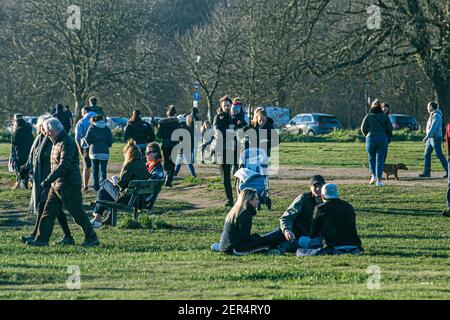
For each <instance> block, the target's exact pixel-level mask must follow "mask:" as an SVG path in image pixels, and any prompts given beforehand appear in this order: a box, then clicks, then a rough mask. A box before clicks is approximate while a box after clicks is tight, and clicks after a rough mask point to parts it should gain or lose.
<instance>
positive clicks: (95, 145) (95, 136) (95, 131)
mask: <svg viewBox="0 0 450 320" xmlns="http://www.w3.org/2000/svg"><path fill="white" fill-rule="evenodd" d="M84 139H85V141H86V143H87V144H88V145H89V158H91V159H93V160H109V148H111V146H112V144H113V137H112V133H111V130H110V129H109V128H108V126H107V125H106V124H105V121H103V120H102V121H98V122H94V123H93V124H92V125H91V126H90V127H89V129H88V131H87V133H86V137H85V138H84Z"/></svg>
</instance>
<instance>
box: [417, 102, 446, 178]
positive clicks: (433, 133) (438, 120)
mask: <svg viewBox="0 0 450 320" xmlns="http://www.w3.org/2000/svg"><path fill="white" fill-rule="evenodd" d="M427 110H428V113H429V114H430V117H429V118H428V121H427V128H426V135H425V138H423V140H422V143H424V144H425V152H424V166H423V173H422V174H419V177H421V178H424V177H430V176H431V153H432V152H433V150H434V152H435V153H436V156H437V157H438V159H439V161H440V162H441V165H442V167H443V168H444V170H445V175H444V178H447V177H448V164H447V160H446V159H445V156H444V154H443V153H442V141H443V136H442V121H443V119H442V112H441V110H438V105H437V103H435V102H429V103H428V105H427Z"/></svg>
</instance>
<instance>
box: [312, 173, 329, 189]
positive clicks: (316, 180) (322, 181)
mask: <svg viewBox="0 0 450 320" xmlns="http://www.w3.org/2000/svg"><path fill="white" fill-rule="evenodd" d="M309 184H310V185H311V186H313V185H315V184H325V179H324V177H322V176H321V175H319V174H316V175H314V176H312V177H311V180H309Z"/></svg>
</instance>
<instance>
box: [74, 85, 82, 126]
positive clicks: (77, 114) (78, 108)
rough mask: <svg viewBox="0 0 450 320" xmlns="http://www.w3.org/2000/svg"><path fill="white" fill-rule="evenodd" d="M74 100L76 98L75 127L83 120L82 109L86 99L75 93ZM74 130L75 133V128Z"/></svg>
mask: <svg viewBox="0 0 450 320" xmlns="http://www.w3.org/2000/svg"><path fill="white" fill-rule="evenodd" d="M74 98H75V119H74V121H73V125H74V127H75V126H76V124H77V122H78V120H80V119H81V109H82V108H83V107H84V99H83V96H82V95H81V94H80V93H75V94H74ZM73 129H74V131H75V128H73Z"/></svg>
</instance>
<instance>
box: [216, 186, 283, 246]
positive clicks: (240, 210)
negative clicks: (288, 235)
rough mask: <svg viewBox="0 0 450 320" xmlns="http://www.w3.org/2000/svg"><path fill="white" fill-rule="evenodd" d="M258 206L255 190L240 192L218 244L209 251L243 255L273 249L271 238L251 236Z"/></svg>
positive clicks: (226, 220)
mask: <svg viewBox="0 0 450 320" xmlns="http://www.w3.org/2000/svg"><path fill="white" fill-rule="evenodd" d="M258 204H259V200H258V193H257V191H256V190H254V189H244V190H242V191H241V193H240V194H239V197H238V200H237V201H236V204H235V205H234V206H233V208H231V210H230V212H229V213H228V215H227V217H226V219H225V225H224V228H223V232H222V236H221V238H220V243H214V244H213V245H212V246H211V249H212V250H213V251H218V252H222V253H228V254H236V255H245V254H249V253H254V252H260V251H267V250H269V249H270V248H271V247H273V245H274V244H273V243H272V238H271V237H265V236H260V235H258V234H251V230H252V220H253V216H255V215H256V208H258ZM275 245H276V244H275Z"/></svg>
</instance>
